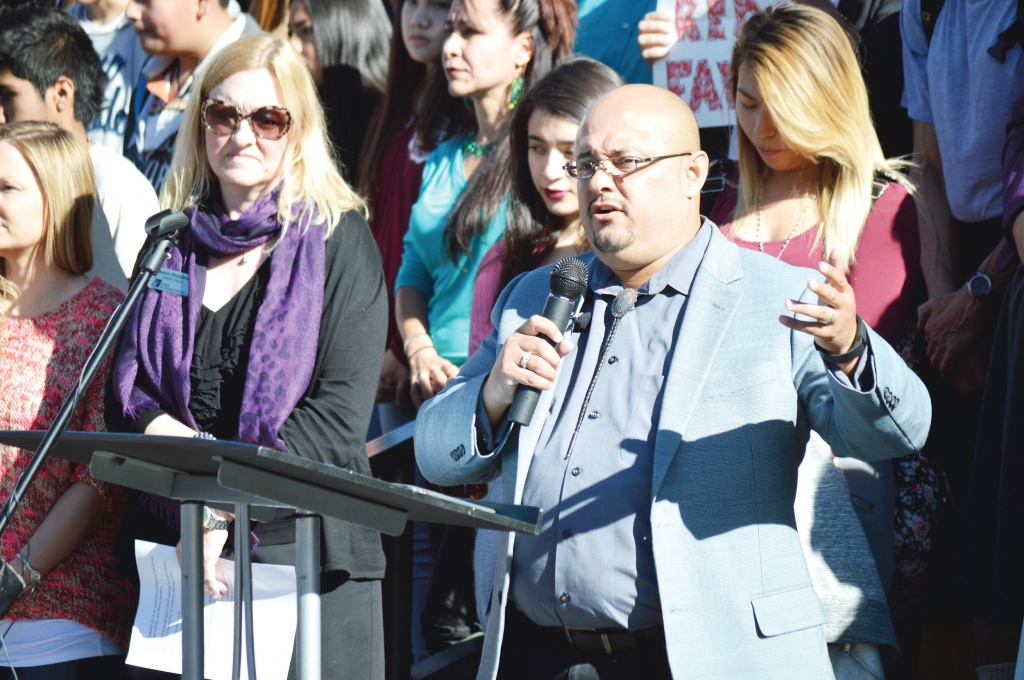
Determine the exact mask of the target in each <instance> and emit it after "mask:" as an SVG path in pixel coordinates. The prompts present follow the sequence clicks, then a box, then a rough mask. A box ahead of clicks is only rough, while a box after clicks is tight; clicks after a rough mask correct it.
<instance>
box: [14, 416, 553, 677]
mask: <svg viewBox="0 0 1024 680" xmlns="http://www.w3.org/2000/svg"><path fill="white" fill-rule="evenodd" d="M44 435H45V432H43V431H0V443H2V444H6V445H8V446H17V447H19V448H23V449H27V450H35V448H36V447H37V446H38V445H39V443H40V441H42V438H43V436H44ZM53 455H56V456H58V457H60V458H65V459H68V460H72V461H74V462H77V463H82V464H86V465H89V466H90V469H91V471H92V475H93V476H94V477H96V478H97V479H100V480H103V481H107V482H111V483H114V484H119V485H121V486H126V487H130V488H133V489H138V490H140V491H145V492H148V493H152V494H156V495H160V496H164V497H167V498H174V499H178V500H180V501H181V537H182V560H181V561H182V678H183V680H203V679H204V674H203V658H204V650H203V599H204V598H203V565H202V557H203V556H202V509H203V504H208V505H211V506H218V505H219V506H220V507H221V508H223V509H231V508H230V506H232V505H234V506H236V507H235V509H236V510H237V511H238V514H243V513H246V512H248V511H249V508H250V507H251V508H252V509H251V515H250V516H251V517H252V519H254V520H257V521H261V520H266V519H269V518H270V517H271V516H272V515H273V512H274V510H275V509H277V508H291V509H294V510H295V512H296V514H297V515H298V516H297V518H296V522H295V534H296V546H295V552H296V558H295V576H296V582H297V595H298V644H297V654H296V659H297V662H298V668H297V670H298V677H299V679H300V680H320V595H319V592H320V583H319V582H320V540H319V537H320V516H321V515H327V516H329V517H335V518H337V519H341V520H344V521H346V522H351V523H353V524H358V525H360V526H364V527H367V528H370V529H375V530H377V531H379V532H381V533H383V534H387V535H389V536H398V535H400V534H401V533H402V532H403V531H404V530H405V526H406V522H407V521H409V520H412V521H422V522H434V523H441V524H454V525H457V526H466V527H474V528H478V529H494V530H499V531H516V532H521V533H528V534H537V533H538V532H539V530H540V522H541V515H542V513H541V510H539V509H538V508H532V507H525V506H518V505H504V504H498V503H489V502H486V501H469V500H464V499H461V498H451V497H449V496H444V495H442V494H438V493H435V492H433V491H428V490H426V489H421V488H419V487H414V486H408V485H405V484H391V483H388V482H383V481H380V480H378V479H374V478H373V477H368V476H365V475H360V474H357V473H354V472H350V471H349V470H346V469H344V468H339V467H335V466H332V465H325V464H322V463H316V462H313V461H309V460H305V459H303V458H299V457H298V456H294V455H290V454H286V453H282V452H280V451H275V450H273V449H268V448H264V447H259V446H251V445H248V444H239V443H236V442H228V441H217V440H206V439H186V438H181V437H155V436H149V435H140V434H112V433H106V432H103V433H92V432H67V433H66V434H65V435H64V437H63V438H61V440H60V441H59V442H58V444H57V445H56V447H55V448H54V450H53ZM243 516H244V514H243ZM238 533H244V534H246V537H247V535H248V532H237V531H236V534H238ZM246 550H247V548H246ZM241 557H242V556H241V555H236V561H238V560H240V559H241ZM236 587H237V586H236ZM246 588H251V583H248V582H247V581H246V580H243V585H242V587H241V588H238V589H239V590H245V589H246ZM245 595H247V596H248V598H250V602H251V590H250V591H249V592H247V593H245ZM235 599H236V624H237V622H238V621H239V618H238V611H240V610H239V609H238V608H237V607H238V606H239V605H238V604H237V603H238V602H239V600H240V597H239V595H237V594H236V598H235ZM251 612H252V609H251V605H250V608H249V613H250V619H249V621H250V625H251ZM239 635H241V631H240V630H239V629H238V626H237V625H236V630H235V636H236V640H237V639H238V636H239ZM250 640H251V637H250ZM237 649H238V644H237V642H236V650H237ZM248 649H249V650H250V654H251V652H252V644H251V643H250V644H249V645H248ZM236 663H237V652H236Z"/></svg>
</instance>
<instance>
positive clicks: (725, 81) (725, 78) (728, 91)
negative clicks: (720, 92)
mask: <svg viewBox="0 0 1024 680" xmlns="http://www.w3.org/2000/svg"><path fill="white" fill-rule="evenodd" d="M718 72H719V73H721V74H722V89H724V90H725V101H726V103H727V104H729V108H730V109H735V108H736V104H735V103H734V102H733V100H732V85H731V84H730V83H729V78H730V74H729V62H727V61H720V62H718Z"/></svg>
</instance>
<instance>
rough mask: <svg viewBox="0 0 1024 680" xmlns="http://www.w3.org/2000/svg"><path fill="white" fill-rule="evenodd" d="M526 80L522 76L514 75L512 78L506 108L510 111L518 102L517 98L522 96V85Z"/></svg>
mask: <svg viewBox="0 0 1024 680" xmlns="http://www.w3.org/2000/svg"><path fill="white" fill-rule="evenodd" d="M525 83H526V81H524V80H523V77H522V76H518V75H517V76H516V77H515V78H513V79H512V85H511V86H510V87H509V90H510V91H511V95H512V96H511V97H510V98H509V102H508V110H509V111H512V110H513V109H515V108H516V104H518V103H519V98H520V97H522V96H523V87H524V85H525Z"/></svg>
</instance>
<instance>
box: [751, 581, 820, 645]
mask: <svg viewBox="0 0 1024 680" xmlns="http://www.w3.org/2000/svg"><path fill="white" fill-rule="evenodd" d="M750 604H752V605H753V607H754V619H755V620H756V621H757V628H758V630H760V631H761V635H764V636H765V637H772V636H774V635H784V634H785V633H793V632H796V631H798V630H804V629H805V628H811V627H813V626H820V625H821V624H823V623H825V622H826V621H827V617H826V616H825V610H824V608H822V606H821V600H819V599H818V594H817V593H816V592H814V588H813V587H811V586H802V587H800V588H795V589H792V590H784V591H782V592H775V593H768V594H767V595H757V596H755V597H752V598H750Z"/></svg>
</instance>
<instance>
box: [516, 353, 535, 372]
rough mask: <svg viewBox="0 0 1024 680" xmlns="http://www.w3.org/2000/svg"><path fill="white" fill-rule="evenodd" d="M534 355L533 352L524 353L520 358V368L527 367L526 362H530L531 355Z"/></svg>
mask: <svg viewBox="0 0 1024 680" xmlns="http://www.w3.org/2000/svg"><path fill="white" fill-rule="evenodd" d="M532 356H533V352H527V353H526V354H524V355H523V358H522V359H520V360H519V368H522V369H525V368H526V364H528V363H530V357H532Z"/></svg>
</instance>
